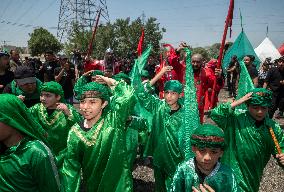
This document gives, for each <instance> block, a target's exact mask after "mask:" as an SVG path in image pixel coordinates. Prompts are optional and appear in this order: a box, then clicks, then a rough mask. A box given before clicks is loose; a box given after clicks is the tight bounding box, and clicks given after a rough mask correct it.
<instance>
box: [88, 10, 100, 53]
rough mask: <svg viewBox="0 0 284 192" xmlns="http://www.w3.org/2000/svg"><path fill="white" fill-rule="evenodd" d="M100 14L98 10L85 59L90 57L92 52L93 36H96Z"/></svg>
mask: <svg viewBox="0 0 284 192" xmlns="http://www.w3.org/2000/svg"><path fill="white" fill-rule="evenodd" d="M101 12H102V8H100V10H99V12H98V16H97V20H96V24H95V27H94V30H93V34H92V39H91V41H90V43H89V48H88V53H87V57H90V55H91V53H92V50H93V42H94V39H95V35H96V32H97V28H98V24H99V20H100V16H101Z"/></svg>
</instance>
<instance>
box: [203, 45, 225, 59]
mask: <svg viewBox="0 0 284 192" xmlns="http://www.w3.org/2000/svg"><path fill="white" fill-rule="evenodd" d="M220 47H221V43H214V44H213V45H211V46H208V47H205V49H206V50H207V53H208V57H209V58H210V59H212V58H215V59H216V58H217V57H218V55H219V50H220Z"/></svg>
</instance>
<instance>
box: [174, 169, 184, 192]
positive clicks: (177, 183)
mask: <svg viewBox="0 0 284 192" xmlns="http://www.w3.org/2000/svg"><path fill="white" fill-rule="evenodd" d="M181 165H182V164H181ZM183 191H185V173H184V169H183V166H178V168H177V170H176V172H175V175H174V177H173V181H172V185H171V192H183Z"/></svg>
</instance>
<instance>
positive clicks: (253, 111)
mask: <svg viewBox="0 0 284 192" xmlns="http://www.w3.org/2000/svg"><path fill="white" fill-rule="evenodd" d="M248 110H249V113H250V115H251V116H252V117H253V118H254V119H255V120H256V121H262V120H263V119H264V118H265V116H266V114H267V113H268V107H263V106H259V105H249V106H248Z"/></svg>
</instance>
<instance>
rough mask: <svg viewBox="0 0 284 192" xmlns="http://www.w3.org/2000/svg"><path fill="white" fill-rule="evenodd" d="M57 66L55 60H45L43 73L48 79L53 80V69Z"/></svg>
mask: <svg viewBox="0 0 284 192" xmlns="http://www.w3.org/2000/svg"><path fill="white" fill-rule="evenodd" d="M57 67H59V64H58V63H57V62H56V61H47V62H45V63H44V64H43V73H44V74H46V76H47V80H46V81H47V82H48V81H54V69H55V68H57Z"/></svg>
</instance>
